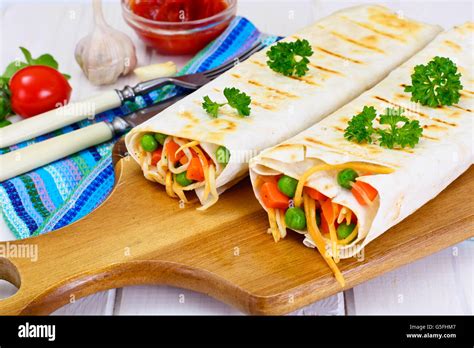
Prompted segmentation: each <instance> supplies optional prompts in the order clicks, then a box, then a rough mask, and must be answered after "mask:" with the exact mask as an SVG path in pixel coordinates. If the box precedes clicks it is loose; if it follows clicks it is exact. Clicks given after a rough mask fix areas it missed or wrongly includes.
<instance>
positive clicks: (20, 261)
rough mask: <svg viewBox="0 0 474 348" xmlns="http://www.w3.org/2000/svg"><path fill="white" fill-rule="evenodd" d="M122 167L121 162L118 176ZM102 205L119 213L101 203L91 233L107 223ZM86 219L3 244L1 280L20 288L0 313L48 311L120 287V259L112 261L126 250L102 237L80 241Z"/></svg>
mask: <svg viewBox="0 0 474 348" xmlns="http://www.w3.org/2000/svg"><path fill="white" fill-rule="evenodd" d="M121 168H122V164H121V162H119V163H118V164H117V166H116V171H118V172H117V174H118V175H117V176H118V177H120V171H121ZM102 209H105V210H106V211H107V212H106V213H105V214H106V215H107V216H109V217H110V218H111V219H119V218H120V211H119V210H111V209H110V208H108V207H107V204H104V205H102V206H101V207H99V209H96V210H95V211H94V212H92V213H91V214H90V215H88V216H87V217H86V218H85V219H87V220H89V223H90V225H89V226H92V227H89V228H88V233H90V236H100V235H101V234H102V233H103V231H104V228H105V227H106V225H107V221H104V214H103V213H101V210H102ZM82 221H83V220H80V221H78V222H76V223H74V224H71V225H69V226H66V227H64V228H61V229H59V230H57V231H55V232H54V233H47V234H43V235H40V236H37V237H32V238H27V239H24V240H18V241H9V242H2V243H0V250H2V251H4V252H3V253H2V254H0V255H2V257H0V279H4V280H7V281H9V282H10V283H12V284H13V285H15V286H16V287H17V288H18V291H17V293H15V294H14V295H12V296H10V297H8V298H6V299H2V300H0V315H28V314H33V315H37V314H48V313H50V312H52V311H54V310H55V309H57V308H59V307H60V306H62V305H65V304H67V303H68V302H70V301H72V300H73V299H78V298H81V297H83V296H86V295H89V294H92V293H94V292H97V291H101V290H105V289H108V288H113V287H116V284H117V279H113V278H114V276H113V275H114V274H115V273H116V272H119V273H120V269H121V265H120V264H121V262H114V260H121V259H122V260H123V257H120V256H119V255H118V254H119V253H122V254H123V250H115V251H113V250H111V249H110V246H111V244H110V243H109V241H107V240H103V239H101V238H99V237H98V238H97V240H93V239H92V240H89V242H88V243H87V244H88V245H87V246H85V245H82V246H80V245H79V243H78V240H77V237H78V234H80V233H79V231H80V230H81V229H80V225H79V224H78V223H80V222H82ZM74 245H75V247H74ZM84 247H85V248H84ZM12 251H13V252H12ZM88 252H90V255H87V253H88ZM81 260H82V261H81ZM84 260H86V261H84ZM114 264H115V265H114ZM123 265H124V267H125V268H124V269H123V270H122V271H124V270H126V266H125V262H123ZM107 278H108V279H109V280H110V281H109V282H107ZM112 280H113V281H112Z"/></svg>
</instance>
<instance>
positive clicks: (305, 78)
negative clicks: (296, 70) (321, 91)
mask: <svg viewBox="0 0 474 348" xmlns="http://www.w3.org/2000/svg"><path fill="white" fill-rule="evenodd" d="M288 77H289V78H290V79H292V80H296V81H300V82H304V83H307V84H308V85H312V86H316V87H321V85H320V84H319V83H316V82H314V81H313V80H311V79H309V78H307V77H296V76H288Z"/></svg>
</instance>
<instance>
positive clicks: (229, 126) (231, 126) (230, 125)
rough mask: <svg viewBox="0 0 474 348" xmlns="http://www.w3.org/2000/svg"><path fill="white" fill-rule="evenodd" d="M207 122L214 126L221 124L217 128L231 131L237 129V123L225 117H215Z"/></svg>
mask: <svg viewBox="0 0 474 348" xmlns="http://www.w3.org/2000/svg"><path fill="white" fill-rule="evenodd" d="M209 124H210V125H214V126H216V127H221V126H222V128H219V129H220V130H222V131H227V132H233V131H235V130H237V124H236V123H235V122H233V121H230V120H226V119H225V118H216V119H214V120H212V121H211V122H209Z"/></svg>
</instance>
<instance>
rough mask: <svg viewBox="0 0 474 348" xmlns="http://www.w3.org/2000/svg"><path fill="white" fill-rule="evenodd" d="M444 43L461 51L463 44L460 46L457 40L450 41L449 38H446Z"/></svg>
mask: <svg viewBox="0 0 474 348" xmlns="http://www.w3.org/2000/svg"><path fill="white" fill-rule="evenodd" d="M444 43H445V44H446V45H447V46H449V47H451V48H453V49H454V50H456V51H460V50H461V46H459V45H458V44H457V43H455V42H452V41H449V40H444Z"/></svg>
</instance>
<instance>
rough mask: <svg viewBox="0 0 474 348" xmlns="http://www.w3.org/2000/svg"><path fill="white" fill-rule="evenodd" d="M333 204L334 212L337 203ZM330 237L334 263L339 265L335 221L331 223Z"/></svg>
mask: <svg viewBox="0 0 474 348" xmlns="http://www.w3.org/2000/svg"><path fill="white" fill-rule="evenodd" d="M331 204H332V211H334V210H335V207H336V203H331ZM329 237H331V250H332V257H333V259H334V262H336V263H338V262H339V250H338V248H337V233H336V227H335V226H334V220H333V221H331V223H330V224H329Z"/></svg>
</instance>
